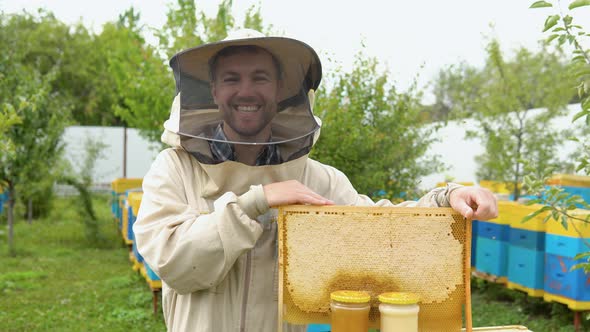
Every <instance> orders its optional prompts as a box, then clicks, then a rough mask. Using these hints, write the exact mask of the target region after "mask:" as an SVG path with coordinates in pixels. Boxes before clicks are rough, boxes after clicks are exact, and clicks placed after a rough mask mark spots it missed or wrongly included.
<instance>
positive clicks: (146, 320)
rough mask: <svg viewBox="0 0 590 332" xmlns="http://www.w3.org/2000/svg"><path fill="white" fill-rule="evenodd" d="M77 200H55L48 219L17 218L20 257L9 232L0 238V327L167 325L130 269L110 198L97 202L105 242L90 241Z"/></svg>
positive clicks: (149, 327)
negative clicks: (11, 251) (12, 248)
mask: <svg viewBox="0 0 590 332" xmlns="http://www.w3.org/2000/svg"><path fill="white" fill-rule="evenodd" d="M75 204H77V202H76V201H72V200H64V199H58V200H56V201H55V206H54V209H53V210H52V211H53V212H52V213H51V215H50V216H49V217H48V218H45V219H41V220H35V221H34V222H33V223H32V224H31V225H29V224H27V223H26V222H23V221H22V220H19V221H18V222H17V224H16V225H15V231H14V233H15V234H14V242H15V247H16V256H15V257H12V256H10V255H8V249H7V238H6V232H3V234H2V235H1V236H0V253H1V254H0V295H1V296H0V330H2V331H109V332H110V331H165V330H166V328H165V326H164V320H163V318H162V314H161V312H158V314H156V315H154V313H153V309H152V293H151V291H150V289H149V287H148V286H147V283H146V282H145V280H144V279H143V278H142V277H141V276H140V275H138V274H137V273H136V272H134V271H133V270H132V269H131V262H130V261H129V255H128V250H127V248H126V247H125V246H124V245H123V242H122V238H121V236H120V235H119V233H118V230H117V226H116V224H115V223H114V222H113V220H112V218H111V217H110V211H109V205H108V201H107V199H106V198H100V199H97V200H96V201H95V208H96V210H97V213H98V215H99V218H100V220H101V233H102V234H103V235H104V236H105V238H106V241H105V242H104V243H102V244H95V245H92V246H90V245H88V243H87V241H86V239H85V237H84V226H83V224H82V222H81V221H80V217H79V216H78V215H77V213H76V212H75V211H76V209H75V208H73V207H74V205H75ZM2 220H3V222H2V224H1V225H2V229H5V225H6V224H5V222H6V218H3V219H2Z"/></svg>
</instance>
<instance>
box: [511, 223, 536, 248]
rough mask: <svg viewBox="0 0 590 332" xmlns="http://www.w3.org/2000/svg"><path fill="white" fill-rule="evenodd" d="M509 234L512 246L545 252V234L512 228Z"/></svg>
mask: <svg viewBox="0 0 590 332" xmlns="http://www.w3.org/2000/svg"><path fill="white" fill-rule="evenodd" d="M508 233H509V235H508V242H509V243H510V245H511V246H517V247H522V248H528V249H533V250H539V251H544V250H545V232H536V231H531V230H528V229H521V228H512V227H511V228H510V230H509V232H508Z"/></svg>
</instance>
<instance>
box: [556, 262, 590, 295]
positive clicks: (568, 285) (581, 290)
mask: <svg viewBox="0 0 590 332" xmlns="http://www.w3.org/2000/svg"><path fill="white" fill-rule="evenodd" d="M582 261H583V260H574V259H573V258H571V257H565V256H558V255H554V254H549V253H547V254H546V255H545V263H546V266H545V278H546V279H545V292H546V293H551V294H556V295H560V296H563V297H566V298H568V299H572V300H574V301H590V276H589V275H586V273H584V270H583V269H577V270H573V271H571V267H572V266H573V265H575V264H578V263H581V262H582Z"/></svg>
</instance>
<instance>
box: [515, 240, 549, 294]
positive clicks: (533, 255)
mask: <svg viewBox="0 0 590 332" xmlns="http://www.w3.org/2000/svg"><path fill="white" fill-rule="evenodd" d="M544 273H545V253H544V252H543V251H539V250H534V249H529V248H525V247H519V246H513V245H510V246H509V248H508V281H509V282H510V283H516V284H518V285H520V286H522V287H525V288H529V289H533V290H534V289H536V290H542V289H543V287H544ZM539 295H542V293H541V294H539Z"/></svg>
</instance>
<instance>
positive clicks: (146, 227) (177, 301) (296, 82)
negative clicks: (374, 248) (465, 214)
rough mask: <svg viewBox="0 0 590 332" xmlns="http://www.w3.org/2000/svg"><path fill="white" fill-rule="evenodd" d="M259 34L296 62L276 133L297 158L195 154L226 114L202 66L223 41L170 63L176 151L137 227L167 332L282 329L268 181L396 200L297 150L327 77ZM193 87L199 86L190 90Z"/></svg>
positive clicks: (295, 49) (353, 200)
mask: <svg viewBox="0 0 590 332" xmlns="http://www.w3.org/2000/svg"><path fill="white" fill-rule="evenodd" d="M254 41H255V42H256V43H258V44H259V45H261V46H263V47H266V45H267V44H269V45H270V46H269V47H271V46H273V45H274V48H269V49H270V50H271V52H272V53H273V54H275V55H277V57H278V58H279V61H280V62H281V63H283V64H289V66H288V67H286V68H285V69H284V70H285V71H286V74H285V77H286V78H289V79H290V81H287V82H286V84H284V85H283V86H284V87H286V88H284V89H283V90H281V91H280V94H281V96H282V97H281V98H280V99H281V100H282V101H283V102H282V104H281V106H280V109H279V113H278V114H277V116H276V117H275V119H274V120H273V121H275V122H276V126H274V127H273V132H272V134H273V136H275V135H276V137H279V138H280V139H281V140H282V141H283V142H284V147H285V149H282V148H283V146H281V149H282V150H281V155H282V156H291V158H286V159H285V160H286V161H285V162H282V163H280V164H277V165H265V166H248V165H245V164H242V163H239V162H235V161H224V162H221V163H206V162H202V161H201V159H197V157H198V156H205V155H207V153H208V145H207V144H208V143H207V142H210V141H207V140H205V139H203V138H205V137H206V135H208V133H211V132H213V131H212V130H210V129H211V128H215V125H216V123H218V122H219V121H220V120H219V119H217V118H218V115H217V113H218V112H217V111H216V110H215V109H213V110H212V109H211V107H213V106H215V105H213V106H211V105H210V102H211V98H210V96H209V95H208V93H209V92H208V91H207V89H208V84H207V83H206V81H207V79H208V78H207V77H206V75H207V73H206V70H203V66H204V65H203V64H204V63H206V61H207V60H208V58H207V57H208V56H209V55H207V56H205V57H204V56H202V55H203V54H204V53H207V52H209V53H207V54H213V53H214V51H217V50H218V49H221V47H223V46H224V45H221V44H222V43H214V44H211V45H210V46H209V45H205V46H203V47H201V48H197V49H192V50H188V51H186V52H181V53H179V55H178V56H175V57H174V58H173V59H172V60H171V66H173V69H174V73H175V78H176V79H177V91H179V95H177V97H176V98H175V101H174V103H173V106H172V112H171V115H170V119H169V120H168V121H167V122H166V123H165V125H164V126H165V128H166V130H165V131H164V134H163V135H162V140H163V141H164V142H165V143H167V144H168V145H170V146H171V148H169V149H167V150H164V151H162V152H161V153H160V154H159V155H158V157H157V159H156V160H155V161H154V163H153V165H152V166H151V169H150V170H149V172H148V173H147V174H146V176H145V177H144V179H143V193H144V194H143V199H142V202H141V207H140V209H139V213H138V216H137V220H136V222H135V224H134V226H133V230H134V233H135V241H136V244H137V249H138V251H139V253H140V254H141V255H142V256H143V257H144V259H145V262H147V264H149V266H150V267H151V268H152V269H153V270H154V271H155V272H156V273H157V274H158V276H159V277H160V278H161V279H162V299H163V300H162V302H163V303H162V305H163V311H164V318H165V320H166V326H167V328H168V330H169V331H175V332H176V331H179V332H180V331H210V332H226V331H227V332H231V331H248V332H273V331H276V330H277V327H278V325H277V324H278V322H277V297H278V296H277V290H278V287H277V282H278V280H277V279H278V278H277V277H278V270H277V223H276V222H275V219H276V215H277V213H276V209H269V206H268V203H267V200H266V197H265V195H264V191H263V186H264V185H266V184H270V183H274V182H280V181H286V180H297V181H299V182H301V183H302V184H304V185H305V186H307V187H309V188H310V189H311V190H313V191H315V192H316V193H318V194H319V195H321V196H323V197H325V198H328V199H330V200H332V201H334V202H335V204H337V205H357V206H372V205H379V206H392V205H393V204H392V203H391V202H389V201H386V200H382V201H379V202H378V203H374V202H373V201H371V199H370V198H369V197H367V196H364V195H360V194H358V193H357V191H356V190H355V189H354V188H353V187H352V185H351V183H350V181H349V180H348V178H347V177H346V176H345V175H344V174H343V173H342V172H340V171H338V170H337V169H335V168H333V167H330V166H327V165H324V164H321V163H319V162H317V161H314V160H311V159H309V158H308V156H307V153H305V154H304V155H303V156H301V153H299V154H298V151H303V152H305V151H308V149H309V148H310V147H311V145H312V144H313V142H315V141H316V140H317V135H318V134H319V130H318V128H319V125H320V124H319V121H316V120H314V118H313V113H312V112H311V106H310V105H312V104H313V100H312V98H310V96H312V95H313V93H309V92H313V90H315V89H316V88H317V85H318V84H319V80H320V78H321V67H320V64H319V59H318V58H317V55H316V54H315V52H313V50H312V49H311V48H310V47H309V46H307V45H305V44H303V43H301V42H298V41H294V40H289V39H286V38H275V39H272V41H268V40H267V39H265V38H261V37H257V38H256V39H255V40H254ZM228 43H230V42H228ZM240 43H241V44H246V43H250V41H249V39H242V40H241V41H240ZM273 43H274V44H273ZM212 47H214V48H215V47H216V48H217V49H214V50H212V49H211V48H212ZM281 52H284V54H282V53H281ZM292 54H296V55H297V57H294V56H292ZM292 69H295V70H292ZM180 81H182V84H180V83H179V82H180ZM199 89H201V90H199ZM194 91H197V92H202V93H201V94H200V95H199V94H197V93H195V94H194V95H188V94H189V93H193V92H194ZM179 96H184V100H183V99H182V98H180V97H179ZM183 119H185V121H184V124H183ZM179 123H180V124H179ZM289 130H293V131H294V132H293V133H290V132H289ZM179 133H181V135H179ZM210 138H211V137H209V138H208V139H210ZM305 144H307V145H305ZM289 149H291V150H289ZM289 151H291V152H292V153H290V154H287V153H289ZM196 152H198V153H196ZM205 157H207V158H209V157H210V156H205ZM454 188H455V186H453V185H451V186H448V187H446V188H438V189H435V190H433V191H431V192H430V193H429V194H427V195H426V196H424V197H423V198H422V199H420V200H419V201H418V202H404V203H402V204H400V205H401V206H425V207H436V206H448V202H449V200H448V197H449V195H450V192H451V190H452V189H454ZM284 330H285V331H305V326H296V325H288V324H284Z"/></svg>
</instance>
